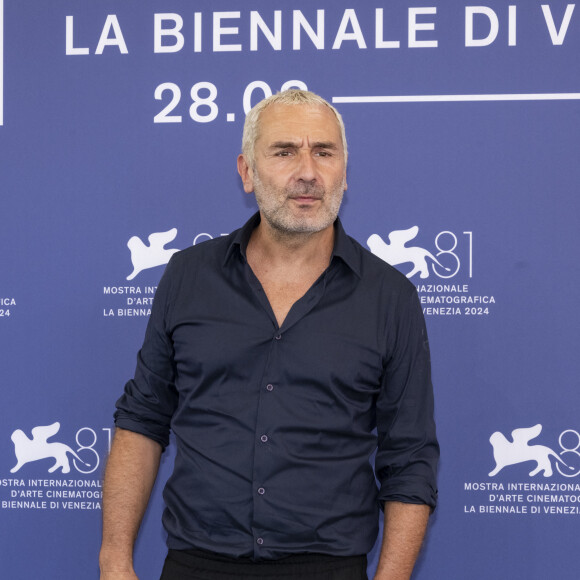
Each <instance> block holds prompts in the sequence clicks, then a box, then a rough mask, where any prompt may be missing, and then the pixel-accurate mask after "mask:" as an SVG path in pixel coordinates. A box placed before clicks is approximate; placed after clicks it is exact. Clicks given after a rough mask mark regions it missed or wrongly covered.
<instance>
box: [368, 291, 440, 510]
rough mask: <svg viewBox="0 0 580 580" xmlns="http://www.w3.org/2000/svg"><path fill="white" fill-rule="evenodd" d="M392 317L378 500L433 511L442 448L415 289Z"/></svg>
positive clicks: (381, 411) (380, 421) (380, 423)
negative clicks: (412, 504) (408, 504)
mask: <svg viewBox="0 0 580 580" xmlns="http://www.w3.org/2000/svg"><path fill="white" fill-rule="evenodd" d="M393 316H394V319H395V320H394V321H393V320H392V319H391V323H390V324H389V331H388V339H387V343H388V346H387V352H388V353H389V354H388V356H387V359H386V365H385V371H384V375H383V382H382V385H381V390H380V393H379V396H378V399H377V433H378V448H377V455H376V463H375V472H376V476H377V479H378V481H379V485H380V489H379V500H380V502H381V505H383V503H384V502H385V501H399V502H404V503H415V504H427V505H429V506H431V507H432V508H434V507H435V505H436V503H437V483H436V474H437V463H438V459H439V444H438V442H437V437H436V432H435V422H434V419H433V410H434V409H433V407H434V403H433V387H432V384H431V368H430V367H431V363H430V356H429V341H428V338H427V330H426V327H425V320H424V317H423V312H422V310H421V305H420V303H419V298H418V296H417V292H416V291H415V290H414V289H413V292H412V293H411V295H410V296H408V295H407V297H406V298H403V299H402V300H401V302H400V304H399V307H398V308H397V309H396V311H395V313H394V315H393Z"/></svg>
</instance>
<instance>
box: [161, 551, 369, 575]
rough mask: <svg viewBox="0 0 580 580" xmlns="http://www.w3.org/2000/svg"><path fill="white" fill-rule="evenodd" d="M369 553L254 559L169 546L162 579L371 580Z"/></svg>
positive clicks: (299, 555)
mask: <svg viewBox="0 0 580 580" xmlns="http://www.w3.org/2000/svg"><path fill="white" fill-rule="evenodd" d="M366 569H367V558H366V556H347V557H340V556H328V555H325V554H297V555H292V556H288V557H286V558H281V559H280V560H263V561H260V562H254V561H252V560H250V558H230V557H227V556H220V555H218V554H213V553H211V552H205V551H202V550H169V553H168V554H167V558H166V560H165V565H164V566H163V572H162V574H161V579H160V580H368V579H367V573H366Z"/></svg>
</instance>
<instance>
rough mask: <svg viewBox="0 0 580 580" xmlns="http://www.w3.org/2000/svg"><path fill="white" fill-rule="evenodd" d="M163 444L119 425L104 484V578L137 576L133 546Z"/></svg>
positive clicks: (101, 560) (128, 579) (133, 578)
mask: <svg viewBox="0 0 580 580" xmlns="http://www.w3.org/2000/svg"><path fill="white" fill-rule="evenodd" d="M160 458H161V445H159V443H157V442H155V441H153V440H152V439H149V438H148V437H145V436H144V435H140V434H139V433H133V432H132V431H127V430H125V429H117V430H116V432H115V437H114V439H113V445H112V448H111V453H110V455H109V460H108V462H107V468H106V471H105V481H104V485H103V542H102V545H101V553H100V556H99V563H100V567H101V580H136V579H137V576H136V575H135V572H134V570H133V546H134V544H135V540H136V539H137V532H138V531H139V526H140V525H141V520H142V519H143V515H144V514H145V509H146V508H147V504H148V502H149V497H150V495H151V490H152V489H153V484H154V483H155V478H156V477H157V472H158V470H159V461H160Z"/></svg>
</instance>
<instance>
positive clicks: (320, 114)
mask: <svg viewBox="0 0 580 580" xmlns="http://www.w3.org/2000/svg"><path fill="white" fill-rule="evenodd" d="M259 125H260V128H259V134H260V136H264V137H267V138H269V137H271V136H275V134H286V136H288V137H290V136H292V135H294V134H295V136H296V137H300V136H304V134H305V133H316V134H325V135H326V137H327V138H331V137H333V138H334V139H338V140H340V126H339V124H338V120H337V119H336V116H335V115H334V113H333V112H332V111H331V110H330V109H329V108H328V107H326V106H324V105H318V104H300V105H287V104H282V103H274V104H272V105H270V106H269V107H267V108H266V109H265V110H264V111H263V112H262V115H261V117H260V123H259Z"/></svg>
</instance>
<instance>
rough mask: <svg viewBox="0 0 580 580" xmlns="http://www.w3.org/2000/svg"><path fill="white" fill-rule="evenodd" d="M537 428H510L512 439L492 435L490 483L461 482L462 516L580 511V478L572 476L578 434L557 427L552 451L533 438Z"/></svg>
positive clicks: (579, 467) (578, 462)
mask: <svg viewBox="0 0 580 580" xmlns="http://www.w3.org/2000/svg"><path fill="white" fill-rule="evenodd" d="M541 432H542V425H541V424H539V423H538V424H537V425H534V426H532V427H518V428H517V429H514V430H513V431H512V432H511V436H510V437H511V439H510V438H508V437H506V436H505V435H504V434H503V433H501V432H500V431H496V432H494V433H492V434H491V436H490V437H489V443H490V444H491V451H492V453H491V454H492V455H493V460H494V462H495V466H494V467H493V469H492V470H491V471H490V472H489V473H488V476H489V477H490V480H489V481H483V480H482V481H477V482H474V481H471V482H465V483H464V492H465V494H466V503H465V505H464V512H465V513H466V514H472V515H473V514H511V515H516V514H518V515H533V514H535V515H545V516H559V515H580V482H579V481H578V480H577V479H574V478H577V477H578V476H579V475H580V433H578V431H576V430H575V429H566V430H564V431H562V432H561V433H560V435H559V437H558V438H557V442H558V445H559V449H557V448H556V449H555V445H554V444H551V445H546V444H544V443H545V441H544V442H542V441H541V440H540V442H537V441H534V440H535V439H537V438H539V436H540V434H541ZM548 443H549V442H548ZM530 469H531V471H529V470H530ZM526 472H527V477H525V476H524V477H525V479H524V480H523V481H522V476H523V475H524V473H526ZM500 474H501V477H498V476H499V475H500ZM558 475H559V476H562V477H563V478H564V479H562V478H561V477H558Z"/></svg>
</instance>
